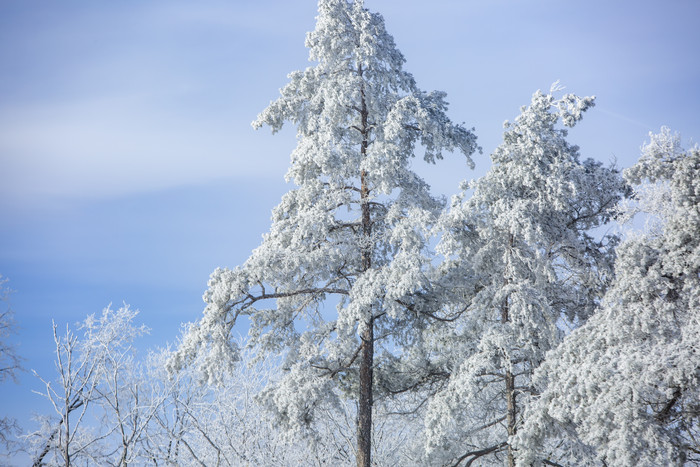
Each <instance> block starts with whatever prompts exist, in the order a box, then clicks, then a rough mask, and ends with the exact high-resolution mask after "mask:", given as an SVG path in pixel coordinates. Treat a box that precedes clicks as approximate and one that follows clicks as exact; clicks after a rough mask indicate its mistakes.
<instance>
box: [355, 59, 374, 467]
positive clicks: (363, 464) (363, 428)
mask: <svg viewBox="0 0 700 467" xmlns="http://www.w3.org/2000/svg"><path fill="white" fill-rule="evenodd" d="M358 73H359V75H360V76H362V67H361V66H360V67H359V68H358ZM360 92H361V97H362V103H361V106H362V107H361V109H360V119H361V122H360V127H361V133H362V144H361V147H360V152H361V154H362V159H363V160H364V158H365V156H366V155H367V147H368V146H369V126H368V111H367V102H366V101H365V90H364V87H363V88H362V89H361V91H360ZM360 185H361V188H360V206H361V209H362V247H361V248H362V253H361V254H362V272H365V271H368V270H369V269H370V268H371V267H372V242H371V235H372V219H371V216H370V211H369V185H368V183H367V173H366V172H365V171H364V170H361V172H360ZM372 315H373V312H372V310H371V309H370V310H368V316H367V318H366V320H365V322H364V323H362V326H364V329H363V331H362V334H361V338H362V355H361V357H360V394H359V396H358V400H357V405H358V408H357V466H358V467H369V466H370V465H371V463H372V379H373V377H372V376H373V375H372V369H373V366H374V319H373V317H372Z"/></svg>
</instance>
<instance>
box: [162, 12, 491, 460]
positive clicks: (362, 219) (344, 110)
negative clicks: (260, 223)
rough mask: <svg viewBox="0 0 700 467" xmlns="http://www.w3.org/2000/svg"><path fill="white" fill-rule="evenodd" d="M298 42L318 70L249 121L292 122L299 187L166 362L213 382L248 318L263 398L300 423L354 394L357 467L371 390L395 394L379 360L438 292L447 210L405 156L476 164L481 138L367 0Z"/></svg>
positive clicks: (416, 325) (213, 291)
mask: <svg viewBox="0 0 700 467" xmlns="http://www.w3.org/2000/svg"><path fill="white" fill-rule="evenodd" d="M306 45H307V47H308V48H309V49H310V60H311V61H313V62H315V64H314V65H313V66H311V67H309V68H307V69H306V70H304V71H295V72H293V73H291V74H290V75H289V78H290V81H289V83H288V84H287V85H286V86H285V87H284V88H283V89H282V90H281V97H280V98H279V99H278V100H276V101H274V102H272V103H271V104H270V106H269V107H268V108H267V109H266V110H264V111H263V112H262V113H261V114H260V116H259V117H258V119H257V120H256V121H255V122H254V123H253V125H254V126H255V127H260V126H262V125H268V126H270V127H271V128H272V130H273V131H277V130H279V129H280V128H281V127H282V125H283V124H284V123H285V122H291V123H292V124H295V125H296V127H297V139H298V145H297V147H296V149H295V150H294V152H293V153H292V155H291V159H292V161H291V167H290V168H289V171H288V173H287V179H288V180H289V181H293V182H294V183H295V184H296V185H297V188H295V189H293V190H292V191H290V192H288V193H287V194H286V195H284V197H283V199H282V201H281V203H280V204H279V206H277V208H275V209H274V211H273V216H272V226H271V228H270V232H269V233H268V234H267V235H265V236H264V239H263V243H262V245H261V246H260V247H258V248H257V249H256V250H255V251H254V252H253V253H252V255H251V256H250V258H249V259H248V260H247V261H246V262H245V263H244V264H243V265H242V266H241V267H238V268H236V269H233V270H230V269H217V270H216V271H215V272H214V273H213V274H212V276H211V278H210V282H209V290H208V291H207V292H206V294H205V301H206V308H205V310H204V316H203V317H202V318H201V319H200V320H199V321H198V322H197V323H196V324H195V325H194V326H193V327H192V328H191V329H190V332H189V333H188V335H187V337H186V338H185V339H184V340H183V342H182V344H181V346H180V348H179V350H178V353H177V354H176V355H175V357H174V358H173V360H172V361H171V364H172V366H173V367H174V368H177V367H178V366H181V365H183V364H184V362H185V361H187V360H190V359H192V358H193V357H194V356H195V355H197V354H199V355H200V358H198V361H199V362H200V365H201V370H202V372H203V374H204V375H205V377H207V378H209V379H216V375H217V373H218V372H219V371H220V370H221V369H222V366H226V365H230V364H233V363H234V362H235V360H236V353H237V349H236V348H235V346H234V345H233V344H232V341H231V340H230V336H231V332H232V329H233V327H234V325H235V324H236V323H237V322H238V320H239V319H240V318H241V317H242V316H247V317H250V326H251V328H250V332H249V336H250V339H249V344H250V345H252V346H256V347H257V348H258V349H259V351H261V352H278V351H282V352H283V354H284V358H285V363H284V366H285V368H286V370H287V371H286V372H285V373H284V374H283V375H281V376H280V378H279V380H277V381H274V382H270V384H269V385H268V387H267V388H266V390H265V391H264V393H263V398H264V400H265V401H266V403H267V405H268V406H269V407H270V408H271V409H272V410H273V411H274V412H275V413H276V414H277V415H278V417H279V420H280V421H281V422H282V423H284V424H285V425H286V426H287V427H289V428H290V429H303V428H304V427H305V426H307V425H308V424H309V423H310V422H311V420H312V419H313V413H314V408H315V407H317V406H319V404H323V403H332V400H333V399H334V398H336V397H339V396H342V395H345V396H346V397H351V398H353V399H354V400H356V401H357V408H358V412H357V464H358V465H359V466H369V465H370V457H371V428H372V404H373V399H374V398H375V397H377V396H378V395H380V394H381V393H382V392H383V391H384V390H387V391H388V390H391V391H394V392H398V391H400V390H402V388H400V387H398V386H399V385H400V381H397V376H396V375H395V374H393V372H389V373H392V374H387V371H388V370H387V368H391V367H394V363H395V361H396V360H397V359H400V358H401V355H402V349H406V348H407V346H411V345H412V344H413V341H414V339H415V335H416V334H419V333H418V332H417V330H419V329H422V328H424V327H426V326H428V325H429V324H430V322H431V320H432V319H433V318H432V314H431V313H430V310H428V309H427V308H426V307H425V306H423V303H424V302H426V298H425V297H429V296H430V295H431V294H432V284H431V282H430V280H429V276H430V274H429V271H430V269H431V268H432V266H431V260H432V255H431V254H430V252H429V245H428V241H429V237H430V233H431V229H432V227H433V225H434V223H435V221H436V220H437V218H438V216H439V213H440V211H441V209H442V207H443V203H442V202H441V201H440V200H439V199H437V198H434V197H433V196H431V194H430V193H429V187H428V186H427V184H426V183H425V182H424V181H423V180H422V179H421V178H420V177H419V176H417V175H416V174H415V173H414V172H413V171H412V170H411V169H410V161H411V159H412V157H413V156H414V154H415V152H416V149H417V146H422V148H423V158H424V159H425V160H426V161H427V162H430V163H432V162H435V161H436V160H437V159H441V158H442V152H443V151H445V150H447V151H455V150H456V151H459V152H461V153H463V154H464V155H466V157H467V161H468V162H469V163H470V164H472V162H471V159H470V155H471V154H473V153H474V152H475V150H477V146H476V138H475V136H474V134H473V133H472V132H471V131H469V130H467V129H465V128H463V127H462V126H460V125H455V124H453V123H452V122H451V121H450V120H449V119H448V117H447V116H446V113H445V112H446V109H447V104H446V102H445V100H444V97H445V94H444V93H442V92H431V93H426V92H423V91H421V90H420V89H419V88H418V87H417V86H416V83H415V81H414V79H413V77H412V76H411V75H410V74H409V73H407V72H405V71H404V70H403V68H402V67H403V63H404V58H403V56H402V55H401V53H400V52H399V51H398V50H397V49H396V46H395V44H394V40H393V38H392V37H391V36H390V35H389V34H388V33H387V32H386V30H385V27H384V21H383V19H382V17H381V16H380V15H378V14H375V13H371V12H369V11H367V10H366V9H365V8H364V7H363V3H362V1H361V0H360V1H354V2H349V1H348V0H320V1H319V15H318V17H317V24H316V28H315V30H314V31H313V32H311V33H309V34H308V36H307V40H306ZM333 306H335V310H336V311H335V312H331V310H330V309H329V308H332V307H333ZM380 355H381V356H380ZM390 363H391V365H389V364H390ZM399 379H400V378H399ZM378 381H390V382H392V384H393V386H392V387H391V388H390V389H386V388H387V387H388V386H390V384H389V383H381V384H379V383H378Z"/></svg>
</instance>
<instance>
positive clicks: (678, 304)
mask: <svg viewBox="0 0 700 467" xmlns="http://www.w3.org/2000/svg"><path fill="white" fill-rule="evenodd" d="M624 175H625V178H626V179H627V180H628V181H629V182H630V183H631V184H634V185H636V186H637V189H636V190H635V192H636V194H635V197H636V203H637V204H636V206H635V205H632V207H633V208H634V209H635V210H636V209H640V210H641V211H643V212H647V213H648V215H650V216H651V218H650V220H651V221H652V227H651V228H647V229H646V231H644V232H641V233H636V234H633V235H630V236H629V238H628V239H627V240H626V241H625V242H624V243H623V244H622V245H621V246H620V247H619V249H618V259H617V263H616V267H615V270H616V278H615V282H614V284H613V286H612V287H611V288H610V289H609V291H608V293H607V294H606V296H605V300H604V305H603V306H602V308H601V309H600V310H599V311H597V312H596V314H595V315H594V316H593V317H592V318H591V319H590V320H589V321H588V322H587V323H586V324H585V325H584V326H583V327H581V328H580V329H578V330H576V331H574V332H573V333H572V334H571V335H570V336H568V337H567V338H566V340H565V341H564V344H563V345H561V346H560V347H559V348H558V349H557V350H556V351H555V352H553V353H551V354H550V355H548V356H547V361H546V362H545V363H544V364H543V365H542V367H541V369H540V370H538V377H537V381H538V383H539V385H540V388H541V389H543V392H542V395H541V396H540V398H539V400H538V401H537V402H536V403H535V404H533V405H532V406H531V407H530V410H529V412H530V413H529V416H528V417H527V422H526V423H525V425H524V427H523V430H521V432H520V433H519V434H518V438H517V440H516V441H517V445H518V446H519V450H520V451H521V452H522V453H523V456H522V458H519V459H518V464H519V465H523V466H529V465H532V463H535V464H537V463H538V462H541V459H543V458H546V455H547V452H545V451H544V450H543V446H544V445H545V441H546V440H550V441H551V442H552V443H556V444H560V443H561V442H562V441H563V440H566V439H567V438H568V439H574V440H578V441H580V442H581V443H580V447H579V449H578V450H577V451H572V453H571V455H572V456H575V457H577V458H578V462H577V464H578V465H600V464H601V462H602V463H604V465H610V466H613V465H614V466H640V467H642V466H659V465H700V383H699V379H700V338H699V336H700V148H698V147H697V146H695V147H694V148H693V149H691V150H684V149H683V148H682V147H681V144H680V138H679V137H678V135H674V134H672V133H671V132H670V131H669V130H668V129H667V128H664V129H662V131H661V133H660V134H657V135H651V141H650V143H649V144H647V145H646V146H645V147H644V148H643V154H642V157H641V159H640V160H639V162H638V163H637V164H636V165H635V166H633V167H631V168H630V169H627V170H626V171H625V173H624ZM587 454H588V455H587ZM584 459H585V460H586V461H587V463H586V462H584Z"/></svg>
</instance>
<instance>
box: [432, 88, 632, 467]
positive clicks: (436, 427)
mask: <svg viewBox="0 0 700 467" xmlns="http://www.w3.org/2000/svg"><path fill="white" fill-rule="evenodd" d="M557 90H558V88H557V87H556V86H554V87H553V89H552V91H551V92H550V93H548V94H545V93H542V92H539V91H538V92H537V93H535V94H534V95H533V97H532V101H531V103H530V105H529V106H527V107H523V108H522V113H521V114H520V115H519V116H518V117H517V118H516V120H515V122H513V123H506V128H505V132H504V136H503V143H502V144H501V145H500V146H499V147H498V148H497V149H496V150H495V152H494V153H493V155H492V156H491V158H492V160H493V166H492V168H491V169H490V171H489V172H488V173H487V174H486V175H485V176H484V177H482V178H481V179H479V180H477V181H476V182H473V183H471V184H467V185H466V186H465V192H463V193H462V194H461V195H459V196H456V197H455V198H454V200H453V203H452V206H451V208H450V209H449V211H447V212H446V213H445V214H444V216H443V218H442V220H441V223H440V225H441V227H442V229H443V230H444V234H443V238H442V240H441V243H440V245H439V251H440V252H441V253H442V254H443V255H444V256H445V257H446V261H445V263H444V265H443V279H442V282H443V284H445V286H444V287H445V289H446V290H451V291H452V297H451V299H452V300H453V303H452V304H451V306H450V308H449V309H450V310H451V315H452V322H451V323H450V325H449V326H444V327H442V328H433V329H429V330H428V332H429V333H433V336H432V339H433V341H434V342H435V345H436V346H437V347H436V349H439V350H440V351H436V352H434V353H433V355H438V356H440V357H439V359H438V358H436V359H435V360H434V364H435V365H442V367H443V373H444V374H446V375H449V377H448V379H447V381H446V382H445V385H444V387H443V389H442V390H441V391H440V392H439V393H438V394H437V395H436V396H435V397H433V398H432V399H431V400H430V403H429V409H428V414H427V417H426V429H427V443H428V451H429V453H431V456H433V457H434V458H437V460H439V459H440V458H441V459H442V461H444V462H449V463H450V464H452V463H455V462H457V463H460V462H462V461H464V462H466V463H468V464H470V463H471V462H474V461H477V464H478V465H492V464H494V465H502V464H503V462H504V461H505V463H506V465H508V466H511V467H512V466H513V465H514V463H515V460H516V453H515V451H514V449H513V447H512V444H511V439H512V437H513V436H514V435H515V434H516V433H517V431H518V428H519V426H520V424H521V421H522V420H521V419H522V416H521V414H522V407H523V404H524V401H525V400H526V399H527V395H528V394H530V393H531V390H532V388H531V376H532V372H533V370H534V369H535V368H537V367H538V366H539V365H540V363H541V362H542V360H543V359H544V355H545V353H546V352H547V351H548V350H550V349H552V348H554V347H556V346H557V345H558V344H559V342H560V341H561V338H562V336H563V334H562V331H561V329H560V326H561V325H562V324H563V323H564V322H569V323H576V322H579V321H582V320H585V319H586V318H587V316H588V315H589V314H590V313H591V311H592V309H593V308H594V307H595V305H596V303H597V298H598V297H599V296H600V294H602V290H603V289H604V287H605V284H606V280H607V277H609V275H610V268H611V261H610V259H611V256H610V254H609V249H610V248H609V247H610V246H612V245H614V242H613V243H612V244H610V245H607V246H606V245H604V244H602V243H601V242H600V241H596V240H595V239H594V238H593V237H591V236H590V235H589V234H588V233H587V232H588V231H589V230H590V229H593V228H595V227H597V226H600V225H601V224H602V223H604V222H605V221H607V220H608V219H609V217H610V215H611V212H612V209H613V208H614V207H615V205H616V203H617V201H618V200H619V199H620V194H621V190H622V189H623V186H624V185H623V183H622V181H621V179H620V177H619V175H618V174H617V173H616V171H614V170H611V169H607V168H604V167H602V166H601V164H600V163H598V162H595V161H593V160H590V159H588V160H584V161H581V160H580V159H579V152H578V147H576V146H573V145H571V144H569V143H568V142H567V141H566V136H567V130H566V129H564V128H560V127H559V125H560V124H562V123H563V124H564V125H565V126H568V127H572V126H574V125H575V124H576V123H577V122H578V121H579V120H580V119H581V117H582V115H583V112H584V111H585V110H586V109H588V108H589V107H591V106H592V105H593V98H590V97H585V98H581V97H578V96H575V95H573V94H567V95H564V96H563V97H561V98H558V97H556V95H555V94H556V92H555V91H557ZM468 189H473V190H474V192H473V195H472V196H471V197H469V198H467V190H468ZM448 298H449V297H448ZM449 315H450V313H447V314H446V316H449ZM436 330H438V331H442V332H440V333H434V331H436ZM477 459H478V460H477Z"/></svg>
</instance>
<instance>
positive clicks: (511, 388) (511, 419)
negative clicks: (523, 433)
mask: <svg viewBox="0 0 700 467" xmlns="http://www.w3.org/2000/svg"><path fill="white" fill-rule="evenodd" d="M512 249H513V235H511V236H510V238H509V239H508V255H509V256H510V251H511V250H512ZM505 282H506V284H508V283H509V282H510V278H509V277H508V272H507V271H506V281H505ZM509 312H510V309H509V305H508V298H506V299H505V301H504V302H503V307H502V308H501V322H502V323H507V322H508V321H509V319H510V317H509V316H508V315H509ZM508 358H509V357H508ZM505 380H506V428H507V430H508V459H507V462H508V467H515V452H514V450H513V447H512V446H511V443H510V438H511V437H512V436H514V435H515V431H516V428H515V421H516V418H515V417H516V415H517V406H516V405H515V376H514V375H513V372H512V371H511V369H510V362H506V371H505Z"/></svg>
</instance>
